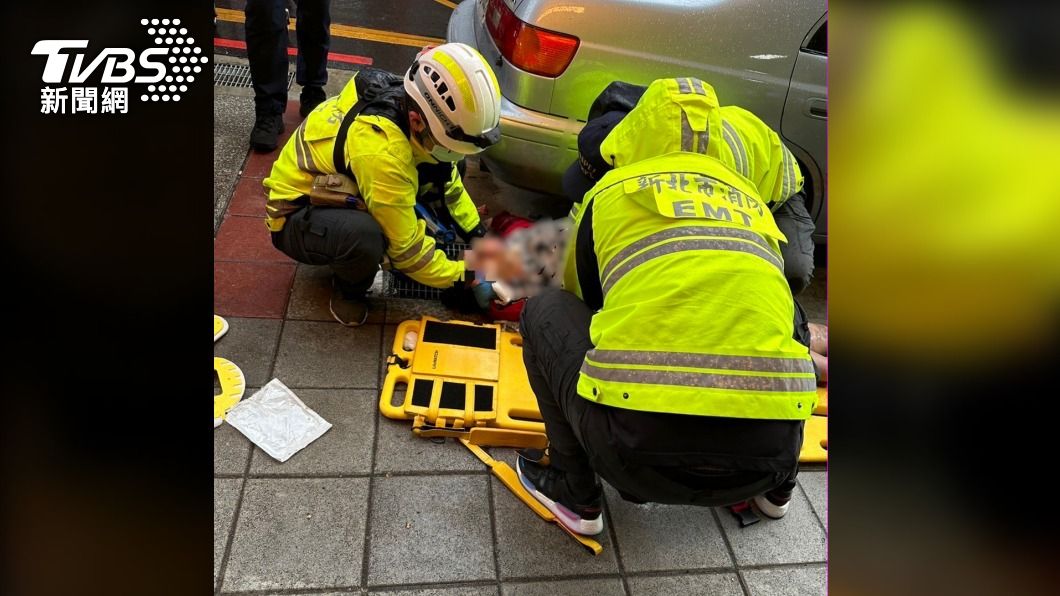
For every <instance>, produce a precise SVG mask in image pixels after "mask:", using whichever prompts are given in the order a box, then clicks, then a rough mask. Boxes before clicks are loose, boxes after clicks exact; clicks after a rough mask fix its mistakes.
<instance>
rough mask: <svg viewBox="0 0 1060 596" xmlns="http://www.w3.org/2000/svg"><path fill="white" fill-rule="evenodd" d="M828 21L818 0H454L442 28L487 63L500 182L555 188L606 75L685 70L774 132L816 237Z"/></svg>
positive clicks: (822, 227) (639, 79) (820, 230)
mask: <svg viewBox="0 0 1060 596" xmlns="http://www.w3.org/2000/svg"><path fill="white" fill-rule="evenodd" d="M827 19H828V13H827V8H826V3H825V0H794V1H790V2H777V1H775V0H654V1H652V0H465V1H464V2H462V3H461V4H460V5H459V6H458V7H457V8H456V10H454V11H453V15H452V17H451V18H450V20H449V31H448V36H447V37H448V41H458V42H462V43H466V44H468V45H471V46H473V47H475V48H477V49H478V50H479V52H481V53H482V55H483V56H485V57H486V59H487V60H489V61H490V62H491V63H492V64H493V65H494V70H495V71H496V73H497V79H498V81H499V82H500V85H501V93H502V95H503V98H502V100H501V133H502V134H501V142H500V143H498V144H497V145H495V146H494V147H491V148H490V149H489V150H488V151H486V152H485V153H484V154H483V160H484V161H485V162H486V164H487V166H488V167H489V169H490V171H491V172H493V173H494V175H496V176H497V177H498V178H500V179H501V180H504V181H505V182H508V183H511V184H514V185H516V186H520V187H523V188H527V189H530V190H536V191H541V192H546V193H553V194H559V193H560V179H561V177H562V174H563V171H564V170H565V169H566V168H567V166H569V165H570V164H571V163H572V162H573V161H574V160H575V159H577V134H578V131H579V130H581V127H582V125H583V124H584V123H585V119H586V116H587V115H588V112H589V106H590V104H591V103H592V101H593V99H595V98H596V96H597V95H598V94H599V93H600V92H601V91H602V90H603V89H604V87H606V86H607V85H608V83H610V82H612V81H615V80H620V81H626V82H630V83H637V84H641V85H647V84H648V83H650V82H651V81H653V80H655V79H659V78H665V77H677V76H694V77H698V78H700V79H703V80H704V81H707V82H709V83H710V84H711V85H713V86H714V88H715V90H716V91H717V93H718V99H719V100H721V103H722V105H738V106H741V107H744V108H746V109H748V110H750V111H752V112H754V113H755V114H756V115H757V116H758V117H759V118H761V119H762V120H763V121H764V122H765V123H766V124H768V125H770V126H771V127H772V128H773V129H774V130H776V131H777V132H778V133H780V135H781V136H782V137H783V138H784V142H785V144H787V146H788V148H789V149H791V151H792V153H794V154H795V156H796V157H797V158H798V160H799V165H800V166H802V169H803V172H804V173H805V175H806V187H807V188H806V203H807V208H808V209H809V212H810V215H811V216H812V217H813V218H814V220H815V222H816V225H817V236H816V239H817V240H818V241H819V242H823V241H825V237H826V233H825V231H826V228H827V222H826V216H825V213H826V210H825V197H826V195H827V180H828V159H827V157H828V154H827V144H826V123H827V117H828V90H827V80H826V76H827V67H828V46H827Z"/></svg>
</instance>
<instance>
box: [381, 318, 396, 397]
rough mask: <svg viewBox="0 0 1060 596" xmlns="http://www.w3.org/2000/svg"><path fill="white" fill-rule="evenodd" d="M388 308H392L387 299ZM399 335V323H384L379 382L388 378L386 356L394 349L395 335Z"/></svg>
mask: <svg viewBox="0 0 1060 596" xmlns="http://www.w3.org/2000/svg"><path fill="white" fill-rule="evenodd" d="M386 308H387V310H389V309H390V302H389V301H387V305H386ZM395 335H397V325H384V326H383V343H382V345H381V346H380V347H379V382H380V383H382V382H383V380H384V379H385V378H386V358H387V356H389V355H390V353H391V352H393V350H394V336H395Z"/></svg>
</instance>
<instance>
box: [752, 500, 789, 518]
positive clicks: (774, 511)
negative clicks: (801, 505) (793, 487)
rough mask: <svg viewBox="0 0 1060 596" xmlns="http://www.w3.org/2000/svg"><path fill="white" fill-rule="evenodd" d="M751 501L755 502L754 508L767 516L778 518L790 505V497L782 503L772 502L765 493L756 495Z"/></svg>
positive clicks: (783, 514) (785, 512)
mask: <svg viewBox="0 0 1060 596" xmlns="http://www.w3.org/2000/svg"><path fill="white" fill-rule="evenodd" d="M752 501H753V502H754V504H755V508H756V509H758V511H759V512H760V513H761V514H762V515H764V516H766V517H769V518H772V519H780V518H782V517H784V516H785V515H786V514H787V513H788V507H789V506H790V505H791V499H788V500H787V501H786V502H785V503H783V504H777V503H774V502H773V501H771V500H770V499H769V497H767V496H766V495H758V496H757V497H755V498H754V499H752Z"/></svg>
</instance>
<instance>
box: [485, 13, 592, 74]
mask: <svg viewBox="0 0 1060 596" xmlns="http://www.w3.org/2000/svg"><path fill="white" fill-rule="evenodd" d="M486 28H487V29H489V32H490V37H492V38H493V41H494V42H495V43H496V44H497V48H498V49H500V51H501V55H503V56H504V58H505V59H506V60H508V62H511V63H512V64H513V65H514V66H515V67H517V68H520V69H522V70H525V71H527V72H530V73H533V74H536V75H541V76H545V77H558V76H559V75H561V74H563V71H564V70H567V66H569V65H570V61H571V59H573V58H574V52H576V51H577V50H578V38H577V37H574V36H571V35H564V34H562V33H556V32H555V31H546V30H545V29H540V28H538V27H534V26H533V25H528V24H526V23H524V22H522V21H520V20H519V17H517V16H515V13H513V12H512V11H511V9H510V8H508V6H507V5H506V4H505V3H504V1H503V0H490V1H489V6H488V7H487V8H486Z"/></svg>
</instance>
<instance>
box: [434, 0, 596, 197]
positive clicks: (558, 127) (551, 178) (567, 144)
mask: <svg viewBox="0 0 1060 596" xmlns="http://www.w3.org/2000/svg"><path fill="white" fill-rule="evenodd" d="M476 25H477V23H476V22H475V2H473V1H468V2H462V3H460V5H458V6H457V7H456V9H455V10H453V15H452V16H451V17H450V18H449V29H448V32H447V34H446V41H450V42H460V43H465V44H467V45H469V46H471V47H474V48H478V39H477V37H476V35H475V31H476ZM583 125H584V123H583V122H579V121H577V120H569V119H567V118H558V117H555V116H551V115H548V114H542V113H541V112H536V111H534V110H529V109H526V108H523V107H521V106H518V105H516V104H514V103H512V102H511V101H509V100H508V99H507V98H505V97H503V96H502V97H501V140H500V142H499V143H497V144H496V145H495V146H493V147H490V148H489V149H488V150H487V151H485V152H484V153H483V154H482V155H481V157H482V159H483V161H485V162H486V165H487V166H488V167H489V168H490V171H491V172H493V173H494V175H495V176H497V177H498V178H500V179H501V180H503V181H505V182H507V183H509V184H513V185H515V186H519V187H522V188H527V189H530V190H536V191H540V192H547V193H552V194H561V193H562V189H561V184H560V182H561V179H562V177H563V172H564V171H565V170H566V169H567V166H569V165H570V164H572V163H574V161H576V160H577V159H578V144H577V138H578V131H580V130H581V128H582V126H583Z"/></svg>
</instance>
